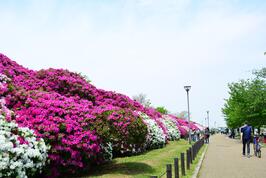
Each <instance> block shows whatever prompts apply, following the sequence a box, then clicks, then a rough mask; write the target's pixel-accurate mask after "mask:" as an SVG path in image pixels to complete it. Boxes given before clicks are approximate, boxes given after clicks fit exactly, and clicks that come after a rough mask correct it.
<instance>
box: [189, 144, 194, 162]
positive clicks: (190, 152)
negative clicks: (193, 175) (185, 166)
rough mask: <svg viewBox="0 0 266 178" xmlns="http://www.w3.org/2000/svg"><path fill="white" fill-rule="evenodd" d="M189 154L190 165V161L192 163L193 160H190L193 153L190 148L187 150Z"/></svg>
mask: <svg viewBox="0 0 266 178" xmlns="http://www.w3.org/2000/svg"><path fill="white" fill-rule="evenodd" d="M189 154H190V156H189V158H190V163H191V164H192V161H193V159H192V157H193V153H192V148H191V147H190V148H189Z"/></svg>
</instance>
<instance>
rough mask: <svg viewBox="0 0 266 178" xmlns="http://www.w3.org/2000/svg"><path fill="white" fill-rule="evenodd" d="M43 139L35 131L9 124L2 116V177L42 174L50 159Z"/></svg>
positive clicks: (0, 170)
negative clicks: (37, 137) (37, 136)
mask: <svg viewBox="0 0 266 178" xmlns="http://www.w3.org/2000/svg"><path fill="white" fill-rule="evenodd" d="M47 151H48V147H47V146H46V145H45V143H44V141H43V139H39V140H38V139H36V136H35V134H34V132H33V130H30V129H29V128H25V127H18V125H17V124H16V123H14V122H7V121H6V120H5V117H4V115H0V177H17V178H27V177H28V176H32V175H34V174H35V173H37V172H38V173H40V172H41V171H42V168H44V166H45V164H46V162H47V158H48V154H47Z"/></svg>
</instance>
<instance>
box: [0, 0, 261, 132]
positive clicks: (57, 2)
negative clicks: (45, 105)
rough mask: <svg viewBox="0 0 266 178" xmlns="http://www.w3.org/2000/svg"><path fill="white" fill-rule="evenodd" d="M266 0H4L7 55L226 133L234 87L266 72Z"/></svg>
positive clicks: (2, 47) (1, 14)
mask: <svg viewBox="0 0 266 178" xmlns="http://www.w3.org/2000/svg"><path fill="white" fill-rule="evenodd" d="M265 51H266V1H264V0H252V1H249V0H97V1H96V0H87V1H85V0H75V1H73V0H64V1H63V0H10V1H6V0H0V53H3V54H5V55H6V56H8V57H9V58H11V59H12V60H15V61H16V62H17V63H19V64H21V65H23V66H25V67H28V68H30V69H34V70H39V69H42V68H50V67H52V68H63V69H68V70H70V71H74V72H80V73H82V74H83V75H86V76H88V78H89V79H90V80H91V81H92V84H93V85H95V86H96V87H97V88H102V89H105V90H110V91H116V92H118V93H122V94H125V95H128V96H130V97H132V96H133V95H137V94H140V93H143V94H146V95H147V98H148V99H150V101H151V103H152V105H153V106H154V107H157V106H164V107H166V108H167V109H168V110H169V111H170V112H172V113H177V112H181V111H184V110H187V96H186V91H185V90H184V86H185V85H191V90H190V91H189V101H190V112H191V119H192V120H193V121H196V122H198V123H201V124H205V118H206V117H207V113H206V111H207V110H208V111H210V112H209V119H210V126H211V127H213V126H214V123H216V126H225V122H224V116H223V114H222V112H221V108H222V107H223V105H224V103H225V101H224V99H226V98H228V97H229V95H228V87H227V84H228V83H230V82H237V81H239V80H240V79H247V78H251V77H252V70H254V69H260V68H262V67H266V56H265V55H264V52H265Z"/></svg>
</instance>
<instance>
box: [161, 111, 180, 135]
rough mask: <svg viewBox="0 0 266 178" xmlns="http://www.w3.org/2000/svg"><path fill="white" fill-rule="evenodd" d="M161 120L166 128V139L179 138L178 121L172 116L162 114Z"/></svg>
mask: <svg viewBox="0 0 266 178" xmlns="http://www.w3.org/2000/svg"><path fill="white" fill-rule="evenodd" d="M162 122H163V123H164V125H165V126H166V128H167V139H168V140H177V139H179V138H180V131H179V129H178V123H177V121H175V120H174V119H173V118H171V117H169V116H167V115H164V116H163V118H162Z"/></svg>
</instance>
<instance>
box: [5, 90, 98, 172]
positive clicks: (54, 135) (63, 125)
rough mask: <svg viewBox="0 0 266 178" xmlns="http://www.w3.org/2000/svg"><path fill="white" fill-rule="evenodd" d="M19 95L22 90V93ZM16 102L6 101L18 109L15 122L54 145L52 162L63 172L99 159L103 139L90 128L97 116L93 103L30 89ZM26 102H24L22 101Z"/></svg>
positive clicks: (50, 152)
mask: <svg viewBox="0 0 266 178" xmlns="http://www.w3.org/2000/svg"><path fill="white" fill-rule="evenodd" d="M19 94H20V92H19ZM24 95H25V96H26V100H25V101H24V98H25V96H23V99H22V100H19V96H16V99H18V102H17V103H14V102H10V101H11V100H12V97H11V98H10V97H7V98H6V103H7V105H8V106H9V107H10V106H11V104H13V106H12V108H13V109H14V110H15V111H16V114H17V117H16V118H15V120H16V122H17V123H18V124H20V125H21V126H27V127H29V128H31V129H33V130H35V131H36V133H37V135H38V137H40V138H43V139H44V140H45V142H46V143H48V144H50V145H51V150H50V151H49V159H50V160H51V165H53V166H54V167H57V168H58V169H60V172H68V171H71V172H73V171H75V170H76V169H78V168H84V167H85V166H87V165H88V164H89V163H91V162H92V161H96V157H97V155H98V153H100V151H101V149H100V138H99V137H98V135H97V134H96V133H95V131H93V130H91V129H90V128H91V124H92V123H93V122H94V121H95V119H96V118H95V117H94V116H93V115H91V114H90V113H91V110H90V106H91V102H90V101H88V100H76V99H75V98H72V97H64V96H62V95H59V94H57V93H51V92H50V93H46V92H41V91H30V92H26V93H24ZM20 101H23V102H20Z"/></svg>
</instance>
